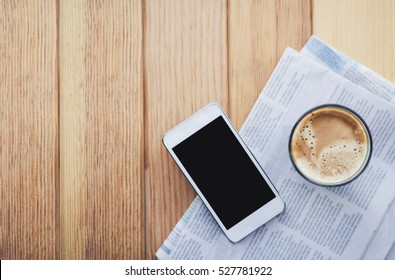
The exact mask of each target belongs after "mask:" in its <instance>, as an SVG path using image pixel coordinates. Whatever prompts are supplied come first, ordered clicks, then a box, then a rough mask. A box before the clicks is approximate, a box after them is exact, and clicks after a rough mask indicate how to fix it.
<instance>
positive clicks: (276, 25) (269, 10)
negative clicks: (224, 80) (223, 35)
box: [228, 0, 311, 128]
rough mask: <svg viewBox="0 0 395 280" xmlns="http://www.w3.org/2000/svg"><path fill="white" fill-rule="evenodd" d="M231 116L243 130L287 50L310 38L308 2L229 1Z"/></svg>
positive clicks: (296, 47)
mask: <svg viewBox="0 0 395 280" xmlns="http://www.w3.org/2000/svg"><path fill="white" fill-rule="evenodd" d="M228 24H229V26H228V40H229V112H230V117H231V119H232V120H233V122H234V124H235V126H236V127H237V128H240V127H241V125H242V124H243V122H244V121H245V118H246V116H247V114H248V113H249V111H250V110H251V108H252V106H253V104H254V103H255V101H256V99H257V97H258V95H259V94H260V92H261V91H262V89H263V87H264V85H265V84H266V82H267V80H268V79H269V77H270V75H271V73H272V72H273V69H274V67H275V66H276V64H277V62H278V60H279V59H280V57H281V55H282V54H283V52H284V50H285V48H286V47H291V48H294V49H296V50H300V49H301V48H302V46H303V45H304V43H305V42H306V41H307V40H308V39H309V38H310V36H311V4H310V1H309V0H303V1H293V0H265V1H257V0H249V1H244V0H237V1H229V10H228Z"/></svg>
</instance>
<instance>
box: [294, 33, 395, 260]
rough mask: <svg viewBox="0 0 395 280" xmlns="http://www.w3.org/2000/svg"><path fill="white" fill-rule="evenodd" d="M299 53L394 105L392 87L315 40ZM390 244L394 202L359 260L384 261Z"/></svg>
mask: <svg viewBox="0 0 395 280" xmlns="http://www.w3.org/2000/svg"><path fill="white" fill-rule="evenodd" d="M300 53H301V54H302V55H305V56H307V57H309V58H311V59H313V60H314V61H315V62H317V63H319V64H321V65H323V66H325V67H326V68H328V69H330V70H332V71H334V72H336V73H338V74H339V75H341V76H342V77H344V78H346V79H348V80H350V81H352V82H353V83H355V84H357V85H359V86H361V87H363V88H365V89H367V90H368V91H370V92H371V93H372V94H374V95H376V96H377V97H379V98H381V99H383V100H386V101H388V102H390V103H392V104H395V84H393V83H392V82H390V81H388V80H386V79H384V78H383V77H381V76H380V75H378V74H377V73H375V72H373V71H372V70H370V69H368V68H367V67H365V66H363V65H361V64H359V63H358V62H356V61H354V60H353V59H351V58H350V57H348V56H346V55H345V54H343V53H341V52H340V51H339V50H337V49H335V48H333V47H332V46H329V45H328V44H326V43H325V42H324V41H322V40H321V39H319V38H318V37H316V36H314V35H313V36H311V38H310V39H309V41H307V43H306V45H305V46H304V47H303V49H302V50H301V52H300ZM394 242H395V203H392V206H391V207H390V209H389V211H388V213H387V214H386V216H385V217H384V219H383V222H382V224H381V225H380V227H379V229H378V230H377V233H376V234H375V236H374V238H373V239H372V240H371V242H370V245H369V247H368V250H367V251H366V252H365V255H364V257H363V258H364V259H383V258H385V256H386V255H387V253H388V251H389V249H390V248H391V246H393V244H395V243H394ZM394 247H395V245H394Z"/></svg>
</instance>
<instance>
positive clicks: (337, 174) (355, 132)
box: [291, 107, 369, 184]
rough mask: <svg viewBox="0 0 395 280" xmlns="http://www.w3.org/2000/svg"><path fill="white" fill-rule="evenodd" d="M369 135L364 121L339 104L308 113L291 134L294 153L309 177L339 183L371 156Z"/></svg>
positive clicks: (297, 164)
mask: <svg viewBox="0 0 395 280" xmlns="http://www.w3.org/2000/svg"><path fill="white" fill-rule="evenodd" d="M368 141H369V139H368V137H367V133H366V130H365V128H364V126H363V124H362V123H361V121H360V120H359V119H358V118H357V117H356V116H354V115H353V114H352V113H350V112H348V111H345V110H344V109H342V108H338V107H323V108H319V109H316V110H315V111H313V112H311V113H309V114H307V115H306V116H305V117H304V118H303V119H302V120H301V121H300V122H299V124H298V125H297V127H296V128H295V130H294V133H293V135H292V142H291V156H292V158H293V161H294V163H295V165H296V166H297V167H298V169H299V170H300V171H301V172H302V173H303V174H304V175H305V176H306V177H307V178H309V179H311V180H313V181H316V182H318V183H323V184H336V183H340V182H342V181H345V180H347V179H349V178H350V177H352V176H354V175H355V174H356V173H357V172H358V171H359V170H360V169H361V167H362V166H363V165H364V164H365V161H366V159H367V156H368V152H369V151H368V149H369V147H368Z"/></svg>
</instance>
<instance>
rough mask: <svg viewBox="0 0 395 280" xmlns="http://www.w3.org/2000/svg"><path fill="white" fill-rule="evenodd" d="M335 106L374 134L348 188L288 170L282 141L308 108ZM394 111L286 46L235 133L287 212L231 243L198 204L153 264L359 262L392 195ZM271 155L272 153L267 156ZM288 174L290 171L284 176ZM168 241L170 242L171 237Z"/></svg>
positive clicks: (284, 146) (198, 202) (289, 165)
mask: <svg viewBox="0 0 395 280" xmlns="http://www.w3.org/2000/svg"><path fill="white" fill-rule="evenodd" d="M323 103H338V104H341V105H344V106H347V107H350V108H352V109H353V110H355V111H357V112H358V113H359V114H360V115H361V116H362V117H363V118H364V119H365V121H366V122H367V123H368V126H369V127H370V130H371V132H372V137H373V143H374V145H375V149H373V155H372V159H371V161H370V163H369V166H368V168H367V169H366V170H365V172H364V173H363V174H362V175H361V176H360V177H359V178H358V179H357V180H355V181H354V182H353V183H351V184H348V185H346V186H343V187H340V188H321V187H317V186H315V185H312V184H310V183H308V182H307V181H305V180H304V179H303V178H301V176H300V175H299V174H298V173H297V172H296V171H295V170H294V168H293V167H292V164H291V162H290V159H289V155H288V149H287V145H288V138H289V133H290V131H291V128H292V126H293V125H294V123H295V120H297V119H298V118H299V116H301V115H302V114H303V113H304V112H306V111H307V110H308V109H310V108H311V107H315V106H317V105H320V104H323ZM394 131H395V112H394V110H393V107H392V106H391V105H389V104H388V102H386V101H382V100H380V99H377V98H376V97H375V96H372V94H371V93H369V92H368V91H367V90H364V89H362V88H360V87H358V86H357V85H355V84H354V83H352V82H350V81H348V80H346V79H343V78H342V77H340V76H339V75H337V74H335V73H334V72H333V71H330V70H328V69H326V68H324V67H323V66H321V65H319V64H317V63H315V62H313V61H312V60H310V59H309V58H306V57H305V56H302V55H300V54H299V53H297V52H295V51H293V50H291V49H287V50H286V51H285V53H284V55H283V57H282V58H281V60H280V62H279V64H278V65H277V67H276V69H275V71H274V72H273V74H272V76H271V78H270V79H269V82H268V83H267V85H266V87H265V88H264V90H263V93H262V94H261V95H260V96H259V98H258V100H257V102H256V104H255V105H254V108H253V109H252V111H251V113H250V114H249V116H248V118H247V120H246V122H245V124H244V126H243V127H242V129H241V131H240V134H241V135H242V137H243V138H244V140H245V142H246V143H247V145H248V146H249V148H250V149H251V150H252V152H253V153H254V155H255V157H256V158H257V159H258V161H259V162H260V164H261V165H262V166H263V168H264V169H265V171H266V172H267V174H268V175H269V177H270V178H271V179H272V181H273V183H274V184H275V185H276V186H277V188H278V190H279V192H280V194H281V196H282V197H283V198H284V200H285V202H286V203H287V209H286V211H285V212H284V213H283V214H281V215H280V216H278V217H276V218H275V219H273V220H271V221H270V222H269V223H267V224H266V225H264V226H262V227H260V228H259V229H258V230H256V231H255V232H254V233H252V234H251V235H249V236H248V237H246V238H245V239H243V240H242V241H240V242H238V243H236V244H234V243H231V242H230V241H229V240H228V239H227V238H226V237H225V235H224V234H223V233H222V231H221V230H220V229H219V227H218V225H217V224H216V222H215V221H214V219H213V218H212V217H211V214H210V213H209V212H208V210H207V209H206V208H205V206H204V205H203V204H202V202H201V201H200V200H199V199H196V200H195V201H194V202H193V204H192V206H191V207H193V209H192V210H191V211H190V213H189V215H190V217H189V218H188V219H186V220H185V222H184V223H183V222H182V221H183V220H184V217H183V218H182V220H181V221H180V223H179V225H180V226H179V225H177V226H176V227H177V228H178V232H177V234H173V233H174V232H175V231H173V232H172V233H171V234H170V236H169V238H168V239H167V240H166V241H165V243H164V244H163V246H162V247H161V248H160V249H159V251H158V252H157V257H158V258H159V259H169V258H171V259H230V258H234V259H358V258H361V257H362V256H363V253H364V252H365V250H366V248H367V246H368V244H369V241H370V240H371V238H372V237H373V235H374V233H375V230H376V229H377V228H378V226H379V225H380V222H381V220H382V219H383V217H384V214H385V212H386V210H387V208H388V206H389V205H390V203H391V202H392V200H393V198H394V196H395V188H392V186H391V182H392V181H393V180H394V179H395V174H394V173H393V172H390V170H393V169H394V167H395V163H394V162H395V154H394V153H391V151H393V150H394V148H395V134H394ZM273 151H276V153H273ZM286 170H288V172H286ZM170 237H171V238H170Z"/></svg>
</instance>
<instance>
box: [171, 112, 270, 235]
mask: <svg viewBox="0 0 395 280" xmlns="http://www.w3.org/2000/svg"><path fill="white" fill-rule="evenodd" d="M173 151H174V153H175V154H176V155H177V157H178V158H179V160H180V161H181V163H182V164H183V165H184V167H185V169H186V170H187V171H188V173H189V175H190V176H191V178H192V179H193V181H194V182H195V183H196V185H197V186H198V188H199V189H200V191H201V192H202V194H203V195H204V197H205V198H206V199H207V201H208V202H209V204H210V205H211V207H212V208H213V210H214V212H215V213H216V214H217V216H218V217H219V219H220V220H221V221H222V223H223V224H224V226H225V228H226V229H227V230H228V229H230V228H231V227H232V226H234V225H236V224H237V223H239V222H240V221H242V220H243V219H244V218H246V217H247V216H249V215H250V214H252V213H253V212H254V211H256V210H258V209H259V208H261V207H262V206H263V205H265V204H266V203H268V202H269V201H271V200H272V199H274V198H275V194H274V193H273V191H272V190H271V189H270V187H269V186H268V184H267V183H266V181H265V179H264V178H263V176H262V175H261V173H260V172H259V171H258V169H257V168H256V166H255V164H254V163H253V162H252V160H251V159H250V157H249V156H248V154H247V153H246V152H245V150H244V148H243V147H242V146H241V145H240V143H239V141H238V140H237V138H236V136H235V135H234V134H233V132H232V131H231V129H230V128H229V127H228V125H227V124H226V122H225V120H224V119H223V117H221V116H219V117H218V118H216V119H215V120H213V121H212V122H210V123H209V124H207V125H206V126H204V127H203V128H202V129H200V130H199V131H197V132H196V133H194V134H193V135H191V136H190V137H188V138H187V139H185V140H184V141H182V142H181V143H179V144H178V145H177V146H175V147H173Z"/></svg>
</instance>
